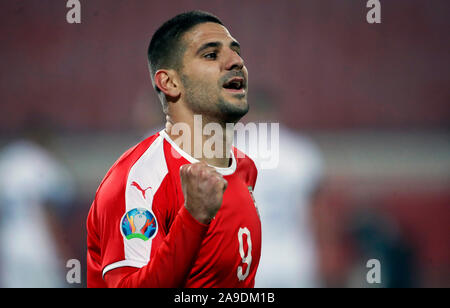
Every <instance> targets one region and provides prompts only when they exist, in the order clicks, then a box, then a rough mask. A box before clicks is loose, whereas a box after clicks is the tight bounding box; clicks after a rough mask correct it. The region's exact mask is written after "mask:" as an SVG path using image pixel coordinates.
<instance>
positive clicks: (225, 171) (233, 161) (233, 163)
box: [159, 129, 237, 175]
mask: <svg viewBox="0 0 450 308" xmlns="http://www.w3.org/2000/svg"><path fill="white" fill-rule="evenodd" d="M159 135H160V136H162V137H163V138H164V139H165V140H166V141H167V142H168V143H169V144H170V145H171V146H172V147H173V148H174V149H175V151H177V152H178V153H179V154H180V155H181V156H183V157H184V158H185V159H186V160H187V161H189V162H190V163H192V164H194V163H198V162H200V161H199V160H198V159H196V158H194V157H192V156H191V155H189V154H188V153H186V152H185V151H183V150H182V149H181V148H180V147H179V146H178V145H177V144H176V143H175V142H174V141H173V140H172V139H171V138H170V137H169V135H168V134H167V133H166V130H165V129H163V130H161V131H160V132H159ZM230 152H231V165H230V166H229V167H227V168H220V167H216V166H211V165H210V166H211V167H213V168H214V169H216V171H217V172H219V173H220V174H222V175H231V174H233V173H234V171H236V166H237V163H236V158H235V156H234V152H233V150H230Z"/></svg>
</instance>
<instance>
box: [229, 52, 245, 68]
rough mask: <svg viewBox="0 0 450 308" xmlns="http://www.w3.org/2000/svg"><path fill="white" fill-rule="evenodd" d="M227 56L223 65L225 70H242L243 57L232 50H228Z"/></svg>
mask: <svg viewBox="0 0 450 308" xmlns="http://www.w3.org/2000/svg"><path fill="white" fill-rule="evenodd" d="M228 54H229V56H228V57H227V62H226V65H225V68H226V70H229V71H231V70H242V68H243V67H244V59H242V57H241V56H240V55H239V54H238V53H237V52H236V51H234V50H232V49H229V50H228Z"/></svg>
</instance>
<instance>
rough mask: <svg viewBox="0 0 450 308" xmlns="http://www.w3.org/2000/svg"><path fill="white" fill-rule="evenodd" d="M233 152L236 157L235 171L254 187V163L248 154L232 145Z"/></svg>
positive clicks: (256, 174) (256, 173)
mask: <svg viewBox="0 0 450 308" xmlns="http://www.w3.org/2000/svg"><path fill="white" fill-rule="evenodd" d="M233 154H234V157H235V159H236V165H237V166H236V172H237V173H238V174H239V175H240V176H241V177H242V178H243V179H244V180H245V181H246V182H247V183H248V185H250V186H252V187H254V186H255V182H256V178H257V176H258V169H257V168H256V164H255V162H254V161H253V159H252V158H250V156H248V155H247V154H245V153H244V152H243V151H241V150H239V149H238V148H236V147H234V146H233Z"/></svg>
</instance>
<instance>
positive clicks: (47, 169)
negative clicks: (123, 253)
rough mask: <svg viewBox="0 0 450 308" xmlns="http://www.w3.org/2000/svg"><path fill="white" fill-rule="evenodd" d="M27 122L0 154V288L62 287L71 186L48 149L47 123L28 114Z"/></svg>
mask: <svg viewBox="0 0 450 308" xmlns="http://www.w3.org/2000/svg"><path fill="white" fill-rule="evenodd" d="M26 123H27V124H26V127H25V128H24V133H23V136H22V137H21V138H17V139H16V140H13V141H12V142H11V143H9V144H7V145H6V146H5V147H4V148H3V149H1V150H0V175H1V177H0V214H1V215H0V286H1V287H62V286H67V283H66V281H65V277H66V273H65V262H64V261H63V260H64V256H65V254H66V253H67V251H63V250H64V249H67V246H66V245H64V244H63V234H64V233H63V232H62V231H63V229H62V227H61V222H62V217H63V216H64V215H65V213H67V211H68V209H69V206H70V205H71V202H72V200H73V198H74V195H75V182H74V179H73V178H72V175H71V174H70V172H69V171H68V169H67V168H66V167H65V165H64V164H62V163H61V162H60V161H59V159H58V158H57V157H56V156H55V155H54V154H53V153H51V152H50V151H49V150H48V146H49V142H50V141H51V129H50V127H49V121H48V120H46V119H43V118H41V117H40V116H38V115H33V117H32V118H30V119H29V121H26Z"/></svg>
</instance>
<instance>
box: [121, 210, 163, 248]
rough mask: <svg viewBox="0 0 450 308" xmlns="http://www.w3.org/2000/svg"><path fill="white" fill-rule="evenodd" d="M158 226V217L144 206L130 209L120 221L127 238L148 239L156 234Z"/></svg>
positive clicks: (123, 233)
mask: <svg viewBox="0 0 450 308" xmlns="http://www.w3.org/2000/svg"><path fill="white" fill-rule="evenodd" d="M157 227H158V225H157V222H156V217H155V216H154V215H153V214H152V213H151V212H150V211H149V210H146V209H142V208H136V209H132V210H130V211H128V212H127V213H126V214H125V215H124V216H123V217H122V220H121V223H120V231H121V232H122V235H123V236H124V237H125V238H126V239H127V240H131V239H133V238H139V239H141V240H144V241H148V240H149V239H151V238H152V237H154V236H155V234H156V231H157Z"/></svg>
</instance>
